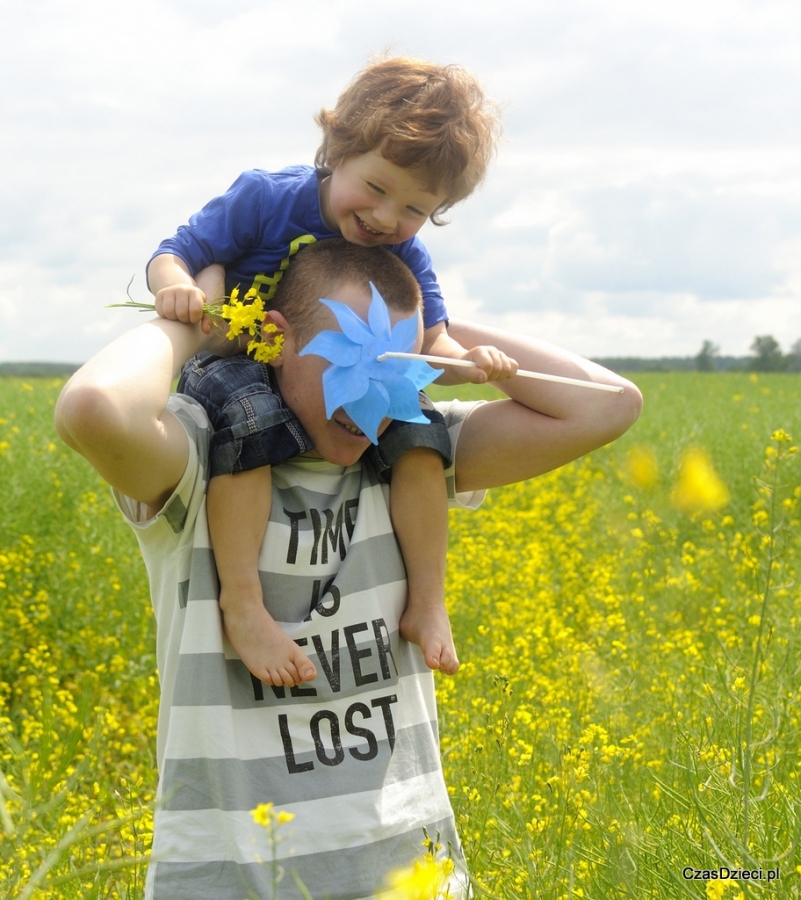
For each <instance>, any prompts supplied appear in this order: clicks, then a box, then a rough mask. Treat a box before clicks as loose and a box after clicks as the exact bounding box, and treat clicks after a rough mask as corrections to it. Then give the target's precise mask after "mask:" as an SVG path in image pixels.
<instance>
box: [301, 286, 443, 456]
mask: <svg viewBox="0 0 801 900" xmlns="http://www.w3.org/2000/svg"><path fill="white" fill-rule="evenodd" d="M370 289H371V291H372V295H373V296H372V301H371V302H370V309H369V311H368V314H367V322H365V321H363V320H362V319H360V318H359V316H357V315H356V313H355V312H354V311H353V310H352V309H351V308H350V307H349V306H346V305H345V304H344V303H340V302H339V301H338V300H326V299H324V298H320V303H324V304H325V305H326V306H327V307H328V308H329V309H330V310H331V311H332V312H333V313H334V315H335V316H336V318H337V322H338V323H339V327H340V328H341V329H342V331H341V332H340V331H321V332H320V333H319V334H318V335H316V336H315V337H314V338H313V339H312V340H311V341H310V342H309V343H308V344H307V345H306V346H305V347H304V348H303V350H301V351H300V355H301V356H306V354H309V353H313V354H314V355H316V356H322V357H323V359H327V360H328V362H330V363H331V365H330V366H329V367H328V368H327V369H326V370H325V372H323V396H324V398H325V414H326V416H327V417H328V418H329V419H330V418H331V417H332V416H333V414H334V411H335V410H337V409H339V407H342V409H344V410H345V412H346V413H347V414H348V415H349V416H350V418H351V420H352V421H353V423H354V425H356V427H357V428H359V429H361V430H362V431H363V432H364V433H365V434H366V435H367V437H369V438H370V440H371V441H372V442H373V443H374V444H377V443H378V426H379V425H380V424H381V421H382V419H384V418H390V419H400V420H401V421H404V422H419V423H420V424H428V419H426V417H425V416H424V415H423V414H422V412H421V411H420V401H419V399H418V396H417V395H418V391H420V390H422V389H423V388H424V387H425V386H426V385H428V384H431V382H432V381H433V380H434V379H435V378H437V377H438V376H439V375H440V374H442V373H441V372H440V371H439V370H438V369H433V368H432V367H431V366H429V365H428V363H426V362H424V361H423V360H416V359H387V360H385V361H384V362H378V357H379V356H380V355H381V354H382V353H387V352H391V351H392V352H401V353H409V352H410V351H412V350H414V345H415V340H416V338H417V316H412V317H411V318H408V319H403V320H401V321H400V322H398V323H397V324H396V325H395V327H394V328H393V327H392V325H391V323H390V318H389V310H388V309H387V305H386V303H384V298H383V297H382V296H381V294H379V293H378V291H377V290H376V289H375V286H374V285H373V284H372V283H371V284H370Z"/></svg>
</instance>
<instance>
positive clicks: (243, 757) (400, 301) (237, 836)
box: [56, 242, 640, 900]
mask: <svg viewBox="0 0 801 900" xmlns="http://www.w3.org/2000/svg"><path fill="white" fill-rule="evenodd" d="M398 265H400V264H399V263H397V261H396V260H394V259H392V257H389V258H388V259H387V258H385V256H384V254H383V251H380V252H379V253H376V252H375V251H367V250H362V249H360V248H357V247H353V246H349V245H346V244H344V245H341V246H337V245H336V244H335V242H321V243H320V244H318V245H315V247H314V248H313V249H310V250H308V251H306V252H305V253H304V254H303V255H302V256H301V257H299V258H298V260H297V262H296V264H295V265H294V266H293V268H292V269H291V270H290V272H289V273H288V275H287V276H286V278H285V280H284V282H283V283H282V286H281V290H280V291H279V292H278V293H277V294H276V298H275V309H274V311H272V312H271V313H270V317H271V321H272V322H273V323H274V324H275V325H276V326H277V327H278V329H279V331H280V333H282V334H283V335H284V347H283V350H282V353H281V355H280V356H279V357H278V358H277V359H276V360H275V361H274V363H273V364H272V365H273V372H274V376H275V380H276V383H277V386H278V387H279V388H280V390H281V393H282V395H283V398H284V401H285V402H286V404H287V405H288V407H289V408H291V409H292V411H293V412H294V413H295V415H296V416H297V417H298V419H299V421H300V422H301V423H302V424H303V426H304V428H305V429H306V430H307V432H308V433H309V435H310V436H311V437H312V439H313V440H314V446H315V448H317V449H316V452H314V453H313V454H311V455H307V456H305V457H300V458H297V459H294V460H291V461H290V462H288V463H285V464H283V465H281V466H276V467H274V468H273V471H272V478H273V490H274V492H275V498H276V502H274V503H273V505H272V508H273V513H272V516H271V522H270V526H269V528H268V529H267V537H266V540H265V543H264V545H263V546H262V548H261V553H260V560H259V567H260V570H261V572H262V574H263V578H264V595H265V602H267V603H269V604H270V608H271V612H272V614H273V615H274V616H275V618H276V619H277V620H278V621H280V622H281V623H282V628H284V629H285V630H286V632H287V633H288V634H289V636H290V637H291V638H292V639H293V640H294V641H296V642H297V643H298V644H300V645H302V646H304V647H305V648H306V650H307V651H308V653H309V655H310V657H313V658H314V659H315V660H316V662H317V668H318V671H319V674H318V676H317V678H316V679H315V680H314V681H312V682H310V683H307V684H303V685H297V686H295V687H293V688H291V689H289V688H278V687H273V688H270V687H267V686H265V685H264V684H263V683H261V682H260V681H258V680H257V679H254V678H252V677H251V676H250V674H249V673H248V671H247V669H246V668H245V667H244V666H243V665H242V663H241V661H240V660H239V659H238V658H237V657H236V655H235V654H234V653H233V651H232V650H231V649H230V646H229V645H228V644H227V642H226V641H225V638H224V634H223V630H222V625H221V622H220V616H219V607H218V603H217V599H218V586H217V583H216V579H215V571H214V560H213V557H212V555H211V553H210V548H209V539H208V529H207V523H206V521H205V514H204V500H205V491H206V479H207V457H208V443H209V427H208V421H207V419H206V417H205V415H204V413H203V411H202V410H201V408H200V407H199V406H198V405H197V404H195V403H194V402H193V401H191V400H188V399H187V398H181V397H172V398H170V397H169V390H170V383H171V379H172V377H173V376H174V373H175V372H176V371H177V370H178V368H179V367H180V366H181V364H182V363H183V361H184V360H185V359H186V358H188V357H189V356H190V355H191V354H193V353H195V352H197V351H199V350H203V349H207V348H210V346H211V342H212V341H213V339H212V338H211V337H207V336H205V335H203V334H202V333H201V332H200V329H199V328H197V327H195V328H186V327H185V326H183V325H180V324H178V323H175V322H169V321H164V320H156V321H154V322H151V323H148V324H146V325H144V326H141V327H140V328H138V329H136V330H135V331H132V332H130V333H129V334H127V335H125V336H123V337H122V338H120V339H119V340H118V341H116V342H114V343H113V344H112V345H111V346H110V347H108V348H107V349H106V350H104V351H101V353H99V354H98V355H97V356H96V357H95V358H94V359H92V360H90V362H89V363H87V364H86V366H84V367H83V369H81V370H80V371H79V372H78V373H76V375H75V376H74V377H73V379H72V380H71V381H70V382H69V384H68V385H67V386H66V388H65V389H64V392H63V393H62V396H61V398H60V399H59V403H58V406H57V410H56V424H57V427H58V429H59V432H60V434H61V435H62V437H63V438H64V439H65V441H67V443H69V444H70V445H71V446H72V447H74V448H75V449H76V450H78V451H79V452H80V453H82V454H83V455H84V456H86V458H87V459H88V460H89V461H90V462H91V463H92V464H93V465H94V466H95V468H96V469H97V470H98V471H99V472H100V473H101V475H103V477H104V478H106V480H107V481H109V483H110V484H111V485H112V486H113V487H114V489H115V491H116V494H117V497H118V501H119V503H120V506H121V509H122V510H123V513H124V514H125V515H126V517H127V518H128V519H129V521H130V522H131V524H132V526H133V527H134V529H135V530H136V532H137V536H138V538H139V541H140V545H141V547H142V552H143V555H144V557H145V560H146V563H147V566H148V572H149V575H150V579H151V585H152V591H153V603H154V609H155V612H156V616H157V620H158V662H159V671H160V678H161V684H162V706H161V712H160V720H159V742H158V762H159V770H160V786H159V804H160V805H159V808H158V810H157V814H156V824H155V835H154V850H153V862H152V864H151V867H150V871H149V875H148V885H147V890H146V897H147V898H148V900H151V898H152V900H168V898H169V900H182V898H186V900H189V898H192V900H242V898H244V897H246V896H248V895H249V894H251V895H254V896H258V897H267V896H271V893H270V890H271V888H270V885H271V883H272V874H271V871H270V869H269V867H265V865H263V864H262V860H265V859H269V858H271V857H270V852H271V851H270V848H269V845H268V842H267V839H266V836H265V834H264V832H263V831H262V830H261V829H260V828H259V827H258V826H257V825H255V824H254V822H253V821H252V818H251V816H250V810H252V809H253V808H255V807H256V806H257V805H258V804H260V803H264V802H273V803H275V804H276V807H277V808H278V809H279V810H280V811H282V812H287V813H291V814H293V815H294V820H293V821H292V822H291V823H290V824H289V825H286V826H284V829H285V836H284V838H283V840H282V842H281V843H280V844H278V846H277V854H278V860H279V863H280V865H281V866H282V868H283V869H284V870H286V871H289V870H294V871H295V872H296V873H297V875H298V876H299V878H300V879H301V880H302V882H303V883H304V884H305V885H306V887H307V888H308V890H309V891H310V893H311V895H312V896H314V897H323V896H327V897H330V898H331V900H345V898H349V900H354V898H367V897H371V896H373V894H374V892H375V890H376V889H377V888H378V887H379V886H380V885H381V883H382V882H383V879H384V876H385V873H386V872H387V870H389V869H393V868H396V867H398V866H401V865H405V864H408V863H410V862H411V861H412V860H413V859H415V858H416V857H418V856H419V855H420V849H421V842H422V837H423V831H422V830H423V828H426V829H427V831H428V833H429V835H431V836H432V837H433V836H434V835H437V834H438V835H439V842H440V843H441V844H442V846H443V848H445V849H444V850H443V851H442V853H443V854H444V853H447V852H448V848H449V847H450V852H451V853H452V855H453V858H454V861H455V863H456V877H455V881H454V885H453V893H452V896H459V894H458V893H457V891H458V890H459V887H458V885H459V883H462V884H463V883H464V879H465V876H464V868H463V861H462V860H461V856H460V852H459V844H458V838H457V835H456V832H455V828H454V824H453V814H452V811H451V809H450V804H449V801H448V796H447V792H446V790H445V785H444V782H443V779H442V772H441V767H440V761H439V754H438V749H437V738H436V708H435V700H434V693H433V675H432V673H431V672H430V670H429V669H428V667H427V666H426V664H425V662H424V659H423V657H422V654H421V651H420V650H419V648H418V647H416V646H415V645H413V644H410V643H407V642H406V641H404V640H403V639H402V638H400V636H399V634H398V629H399V622H400V617H401V614H402V612H403V608H404V603H405V580H404V570H403V564H402V560H401V557H400V554H399V551H398V548H397V544H396V542H395V540H394V537H393V530H392V525H391V522H390V519H389V515H388V509H387V499H388V498H387V488H386V486H384V485H383V484H381V483H380V481H379V480H378V478H377V477H376V475H375V472H374V470H373V469H372V468H371V467H370V466H369V465H366V464H362V463H360V457H361V454H362V453H363V451H364V449H365V445H364V442H363V441H362V442H360V441H359V438H358V436H356V435H354V434H352V433H351V431H350V430H348V428H346V427H343V421H342V419H343V417H342V414H341V413H342V411H341V410H336V411H335V412H334V413H333V415H332V417H331V418H330V419H329V418H327V417H326V414H325V404H324V396H323V387H322V374H323V371H324V370H325V369H326V367H327V364H326V362H325V361H324V360H323V359H321V358H320V357H316V356H314V355H310V354H307V355H304V354H302V352H301V351H302V350H303V348H304V347H305V346H306V345H307V343H308V341H309V340H310V339H311V338H312V337H313V336H314V335H315V334H316V333H318V332H319V331H320V330H334V331H336V330H338V328H337V324H336V322H335V321H334V320H333V316H331V315H330V314H329V313H328V312H327V310H326V309H325V308H323V307H322V306H321V305H320V304H319V303H318V298H319V297H321V296H325V297H327V298H330V299H334V300H338V301H339V302H341V303H343V304H345V305H347V306H348V307H350V308H351V309H352V310H353V311H354V312H355V313H356V314H357V315H358V316H360V317H361V318H366V316H367V310H368V306H369V303H370V292H369V288H368V281H369V282H372V283H373V284H374V285H375V287H376V288H377V289H378V291H379V293H381V294H382V296H383V297H384V299H385V300H386V303H387V305H388V307H389V310H390V316H391V319H392V321H393V323H394V322H398V321H400V320H403V319H408V318H409V317H410V316H415V315H417V314H418V313H417V308H416V302H417V297H416V292H415V291H414V289H413V287H412V288H410V286H409V284H408V282H407V283H405V285H404V272H403V271H402V268H403V267H402V266H401V269H397V266H398ZM407 277H408V276H407ZM293 319H294V321H293ZM461 335H462V339H463V340H465V341H466V342H467V344H469V343H470V340H471V339H472V335H471V332H470V329H469V328H464V329H462V330H461ZM499 340H500V341H501V343H502V345H504V346H508V347H509V350H510V351H513V352H515V353H516V354H518V355H519V358H520V359H521V362H522V363H523V364H525V365H526V366H528V367H531V368H541V369H542V368H544V369H547V370H548V371H550V372H553V373H554V374H563V375H568V376H573V377H583V378H588V379H596V380H605V381H617V382H618V383H620V384H621V386H623V387H624V389H625V390H624V393H623V394H622V395H609V394H603V395H601V396H595V392H590V391H586V392H583V391H580V390H579V389H570V388H564V387H561V386H558V385H551V384H544V383H533V382H529V383H527V384H517V382H516V381H512V382H508V386H509V393H510V396H512V395H513V396H514V397H515V399H513V400H512V399H510V400H506V401H498V402H495V403H488V404H459V403H455V404H446V405H445V406H444V407H443V414H444V417H445V420H446V422H447V423H448V426H449V428H450V431H451V437H452V440H453V443H454V447H455V453H456V457H457V461H456V468H455V470H454V469H451V471H450V472H448V473H446V475H447V481H448V485H449V493H450V494H451V496H455V491H457V490H458V491H460V492H462V494H461V499H462V502H463V503H466V504H467V505H471V504H474V503H475V502H476V501H478V500H479V499H480V492H481V490H482V489H483V488H485V487H488V486H492V485H495V484H503V483H507V482H510V481H514V480H518V479H522V478H528V477H532V476H534V475H537V474H540V473H541V472H544V471H546V470H548V469H550V468H553V467H554V466H557V465H560V464H562V463H564V462H567V461H568V460H569V459H572V458H574V457H575V456H578V455H581V454H582V453H585V452H587V451H589V450H591V449H593V448H594V447H597V446H599V445H601V444H603V443H605V442H607V441H609V440H612V439H614V438H615V437H616V436H617V435H618V434H620V433H621V432H622V431H624V430H625V429H626V428H627V427H628V426H629V425H630V424H631V423H632V422H633V421H634V419H636V417H637V414H638V412H639V402H640V399H639V394H638V393H637V391H636V389H635V388H633V386H631V385H630V384H628V383H627V382H625V381H623V380H622V379H619V378H617V377H616V376H614V375H613V374H612V373H609V372H606V371H605V370H603V369H601V368H599V367H598V366H594V365H593V364H591V363H587V362H585V361H582V360H579V359H577V358H575V357H572V356H570V355H568V354H566V353H564V352H562V351H559V350H556V349H555V348H549V347H546V346H543V345H533V344H526V343H524V342H520V341H511V340H510V341H505V340H503V339H502V337H501V336H500V335H499ZM589 394H593V396H592V398H589V397H588V396H586V395H589ZM385 424H386V423H385ZM488 435H492V437H491V438H490V437H488ZM464 492H479V495H478V496H476V495H474V494H471V495H468V496H465V495H464ZM280 891H281V897H282V898H295V897H300V896H301V894H300V892H299V891H297V890H296V888H295V885H294V882H293V881H292V880H290V878H289V876H288V875H287V877H286V878H285V879H284V880H283V882H282V883H281V888H280Z"/></svg>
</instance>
